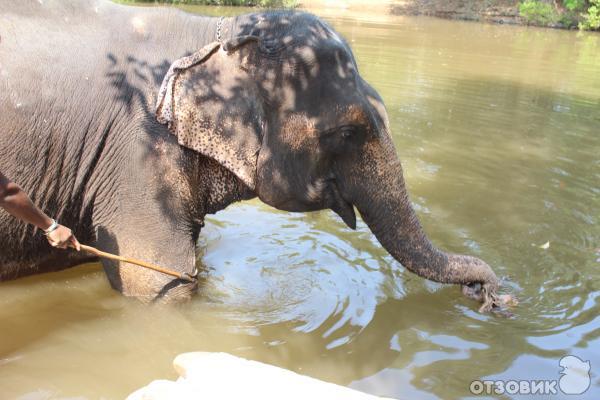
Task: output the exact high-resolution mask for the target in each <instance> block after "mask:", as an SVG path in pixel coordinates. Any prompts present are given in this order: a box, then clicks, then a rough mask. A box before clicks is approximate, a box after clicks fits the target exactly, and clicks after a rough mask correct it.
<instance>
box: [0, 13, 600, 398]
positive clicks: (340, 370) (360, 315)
mask: <svg viewBox="0 0 600 400" xmlns="http://www.w3.org/2000/svg"><path fill="white" fill-rule="evenodd" d="M199 10H203V9H199ZM220 12H223V11H220ZM329 20H330V21H331V22H332V24H333V25H334V26H335V27H336V28H337V29H338V30H339V31H340V32H341V33H342V34H343V35H344V36H345V37H346V38H347V39H348V40H349V42H350V43H351V45H352V47H353V48H354V50H355V53H356V56H357V58H358V61H359V64H360V68H361V71H362V73H363V75H364V76H365V78H366V79H367V80H368V81H369V82H371V83H372V84H373V86H375V88H377V89H378V90H379V92H380V93H381V94H382V96H383V98H384V99H385V101H386V104H387V107H388V111H389V115H390V121H391V124H392V128H393V132H394V140H395V143H396V144H397V148H398V152H399V153H400V155H401V157H402V159H403V162H404V166H405V170H406V175H407V183H408V186H409V189H410V192H411V195H412V200H413V202H414V204H415V207H417V210H418V213H419V216H420V217H421V219H422V221H423V224H424V225H425V228H426V230H427V231H428V233H429V234H430V236H431V238H432V239H433V241H434V242H435V243H437V244H438V245H439V246H441V247H443V248H445V249H448V250H451V251H457V252H467V253H470V254H474V255H477V256H479V257H481V258H483V259H485V260H487V261H488V262H489V263H490V264H491V265H493V266H494V268H495V270H496V271H497V272H498V274H499V275H501V276H505V277H506V279H507V285H506V287H507V289H508V290H511V291H514V292H516V293H517V295H518V297H519V298H520V301H521V303H520V305H519V307H518V308H517V309H516V310H515V314H516V315H515V317H514V318H512V319H500V318H495V317H492V316H488V315H481V314H479V313H477V312H476V311H475V310H476V305H475V304H474V303H472V302H470V301H468V300H466V299H464V298H462V296H461V295H460V294H459V290H458V289H457V288H455V287H446V286H442V285H438V284H433V283H430V282H426V281H424V280H422V279H420V278H417V277H415V276H413V275H411V274H410V273H408V272H406V271H405V270H404V269H403V268H402V267H401V266H400V265H399V264H398V263H397V262H395V261H393V260H392V259H391V258H390V257H389V256H388V255H387V254H386V253H385V251H383V250H382V249H381V248H380V246H379V245H378V244H377V242H376V241H375V240H374V238H373V237H372V235H371V234H370V233H369V231H368V229H367V228H366V226H365V225H364V224H361V223H360V222H359V226H358V230H357V231H356V232H354V231H351V230H349V229H348V228H346V227H345V226H344V225H343V224H342V223H341V222H340V221H339V220H338V218H337V217H336V216H335V215H333V214H332V213H330V212H319V213H311V214H291V213H284V212H279V211H276V210H273V209H271V208H268V207H266V206H264V205H262V204H261V203H260V202H258V201H252V202H248V203H244V204H241V205H237V206H232V207H230V208H229V209H228V210H226V211H225V212H223V213H220V214H218V215H217V216H216V217H213V218H210V220H209V223H208V224H207V227H206V228H205V230H204V231H203V236H202V238H201V241H200V248H201V250H202V252H203V253H204V255H203V262H204V263H205V265H206V273H205V278H204V279H205V282H204V285H203V287H202V289H201V291H200V294H199V296H197V297H196V298H195V299H194V300H193V301H192V302H191V304H186V305H181V306H152V307H148V306H143V305H141V304H138V303H137V302H136V301H132V300H129V299H125V298H123V297H121V296H119V295H117V294H116V293H114V292H113V291H111V290H110V289H109V286H108V284H107V283H106V280H105V278H104V276H103V274H102V272H101V271H100V270H99V268H98V267H97V266H87V267H83V268H78V269H75V270H71V271H65V272H62V273H58V274H51V275H46V276H38V277H33V278H28V279H23V280H19V281H15V282H9V283H5V284H2V285H0V321H2V323H1V327H2V328H1V330H0V387H1V388H2V398H15V397H19V396H24V395H25V394H27V393H29V394H30V397H23V398H28V399H29V398H36V399H37V398H40V399H49V398H68V397H70V398H72V397H75V398H89V399H96V398H106V399H113V398H115V399H117V398H122V397H123V396H124V395H125V394H126V393H128V392H130V391H132V390H133V389H134V388H136V387H139V386H141V385H143V384H145V383H147V382H148V381H149V380H151V379H155V378H159V377H171V378H172V377H174V373H173V372H172V371H171V367H170V362H171V360H172V358H173V357H174V356H175V355H176V354H178V353H180V352H184V351H196V350H207V351H228V352H231V353H234V354H238V355H241V356H244V357H249V358H253V359H257V360H261V361H266V362H269V363H273V364H276V365H281V366H284V367H286V368H289V369H292V370H295V371H299V372H302V373H305V374H309V375H312V376H315V377H319V378H321V379H325V380H328V381H333V382H338V383H341V384H344V385H350V386H352V387H355V388H358V389H361V390H364V391H367V392H371V393H375V394H383V395H387V396H392V397H399V398H425V399H446V398H456V397H466V396H468V395H469V393H468V388H469V383H470V382H471V381H472V380H474V379H484V378H485V379H488V378H490V379H491V378H493V379H495V378H502V379H542V378H548V379H558V377H559V375H558V372H559V368H558V360H559V359H560V358H561V357H562V356H564V355H566V354H575V355H578V356H580V357H581V358H582V359H584V360H590V361H591V365H592V387H591V389H590V390H589V392H588V393H587V398H598V396H599V395H600V378H599V374H598V372H597V371H599V369H600V316H599V297H600V279H599V278H600V272H599V267H600V264H599V260H598V259H599V258H600V231H599V229H598V216H599V213H598V211H599V209H600V207H599V200H598V199H599V195H600V186H599V182H600V179H599V178H600V170H599V166H600V157H599V154H600V138H599V135H598V133H599V132H598V131H599V127H600V36H599V35H594V34H583V35H580V34H576V33H573V32H565V31H550V30H539V29H528V28H522V27H503V26H493V25H480V24H476V23H463V22H452V21H442V20H433V19H427V18H401V17H398V18H391V17H390V18H384V19H377V20H375V19H373V20H369V18H364V17H362V18H360V19H355V18H339V17H338V18H329ZM547 241H549V242H550V247H549V248H548V249H542V248H540V247H539V245H541V244H543V243H545V242H547Z"/></svg>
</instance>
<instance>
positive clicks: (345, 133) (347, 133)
mask: <svg viewBox="0 0 600 400" xmlns="http://www.w3.org/2000/svg"><path fill="white" fill-rule="evenodd" d="M354 131H355V129H354V128H353V127H351V126H344V127H343V128H342V138H343V139H344V140H346V139H350V138H351V137H352V136H353V135H354Z"/></svg>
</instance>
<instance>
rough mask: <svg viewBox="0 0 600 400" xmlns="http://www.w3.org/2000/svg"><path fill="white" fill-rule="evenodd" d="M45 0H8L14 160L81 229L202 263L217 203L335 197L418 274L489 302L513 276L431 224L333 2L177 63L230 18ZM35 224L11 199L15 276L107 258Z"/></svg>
mask: <svg viewBox="0 0 600 400" xmlns="http://www.w3.org/2000/svg"><path fill="white" fill-rule="evenodd" d="M43 3H44V4H40V3H38V2H37V1H24V2H12V1H4V0H3V1H1V2H0V36H1V40H0V63H1V64H0V109H1V110H2V113H0V129H1V133H0V168H1V169H2V171H3V172H4V173H5V174H6V175H7V176H9V177H10V178H11V179H13V180H14V181H16V182H18V183H19V184H20V185H22V187H23V188H24V189H25V190H26V191H27V192H28V193H29V194H30V195H31V197H32V198H33V199H34V201H35V202H36V203H37V204H38V205H39V206H40V207H41V208H43V209H44V210H46V211H47V212H48V213H49V214H50V215H52V216H55V217H56V218H57V219H58V220H59V221H60V222H61V223H63V224H64V225H66V226H69V227H72V228H73V230H74V232H75V233H76V235H77V237H78V238H79V240H80V241H81V242H82V243H88V244H91V245H95V246H97V247H99V248H101V249H102V250H105V251H109V252H113V253H119V254H123V255H127V256H130V257H137V258H140V259H144V260H147V261H149V262H153V263H156V264H159V265H163V266H168V267H171V268H174V269H178V270H179V271H181V272H192V271H193V270H194V264H195V243H196V240H197V237H198V234H199V232H200V229H201V227H202V221H203V218H204V216H205V215H206V214H207V213H215V212H217V211H219V210H221V209H223V208H225V207H227V205H229V204H231V203H233V202H235V201H239V200H242V199H250V198H253V197H256V196H258V197H259V198H260V199H261V200H262V201H263V202H265V203H267V204H269V205H271V206H273V207H276V208H278V209H282V210H289V211H312V210H320V209H332V210H333V211H335V212H336V213H337V214H339V215H340V216H341V218H342V219H343V220H344V221H345V222H346V224H347V225H348V226H350V227H352V228H355V224H356V220H355V219H356V217H355V214H354V208H356V209H358V211H359V212H360V214H361V215H362V217H363V219H364V220H365V222H366V223H367V224H368V226H369V228H370V229H371V230H372V232H373V233H374V234H375V236H376V237H377V239H378V240H379V242H380V243H381V244H382V246H383V247H385V249H386V250H387V251H388V252H389V253H390V254H391V255H392V256H393V257H394V258H395V259H397V260H398V261H400V262H401V263H402V265H404V266H405V267H406V268H408V269H409V270H410V271H411V272H414V273H415V274H417V275H419V276H421V277H424V278H427V279H431V280H434V281H437V282H443V283H453V284H460V285H463V292H464V293H465V294H466V295H467V296H469V297H472V298H475V299H477V300H479V301H481V302H484V303H485V304H484V308H490V306H491V305H492V303H493V302H494V299H495V298H496V297H495V295H494V293H495V291H496V289H497V287H498V279H497V278H496V276H495V274H494V273H493V271H492V270H491V268H490V267H489V266H488V265H487V264H486V263H485V262H483V261H481V260H479V259H477V258H474V257H470V256H462V255H455V254H449V253H445V252H443V251H441V250H439V249H437V248H436V247H434V246H433V245H432V243H431V242H430V241H429V240H428V238H427V237H426V235H425V233H424V232H423V230H422V228H421V225H420V224H419V221H418V220H417V217H416V215H415V212H414V211H413V209H412V207H411V203H410V201H409V198H408V195H407V192H406V188H405V184H404V179H403V175H402V168H401V165H400V161H399V159H398V156H397V154H396V151H395V148H394V145H393V143H392V140H391V135H390V129H389V122H388V119H387V114H386V111H385V107H384V105H383V102H382V100H381V98H380V97H379V95H378V94H377V92H375V90H374V89H373V88H371V87H370V86H369V85H368V84H367V83H366V82H365V81H364V80H363V79H362V78H361V77H360V75H359V73H358V70H357V66H356V61H355V59H354V57H353V54H352V52H351V50H350V48H349V47H348V45H347V43H346V42H345V41H344V40H343V39H341V38H340V37H339V36H338V35H337V34H336V33H335V32H334V31H333V30H332V29H331V28H330V27H329V26H328V25H327V24H325V23H324V22H323V21H321V20H320V19H319V18H317V17H315V16H312V15H309V14H305V13H297V12H269V13H258V14H251V15H245V16H241V17H236V18H227V19H225V20H224V21H223V23H222V35H221V36H222V41H223V44H222V46H219V45H218V44H217V45H216V46H213V47H209V48H205V49H204V50H203V51H202V52H201V54H200V56H198V57H196V58H194V57H192V58H191V59H190V58H188V59H185V58H184V59H183V60H180V61H179V62H178V64H176V66H177V65H178V66H179V68H172V69H171V73H170V74H167V70H168V69H169V66H170V65H171V64H172V63H174V62H176V61H177V60H179V59H181V58H182V57H184V56H189V55H190V54H193V53H195V52H197V51H199V50H201V49H202V48H203V47H204V46H205V45H207V44H209V43H211V42H214V41H215V40H216V27H217V21H218V19H216V18H207V17H198V16H192V15H188V14H185V13H183V12H180V11H177V10H166V9H157V8H133V7H125V6H120V5H115V4H112V3H108V2H103V1H98V2H96V1H92V2H85V1H83V2H79V1H77V2H75V1H73V2H65V1H58V0H55V1H44V2H43ZM165 75H167V79H166V80H165V83H164V85H163V87H164V90H163V92H162V93H161V92H160V87H161V84H162V83H163V78H164V77H165ZM169 77H170V78H169ZM165 95H166V96H165ZM157 105H158V108H157ZM34 234H35V231H34V230H33V228H32V227H30V226H26V225H24V224H22V223H19V222H17V221H16V220H14V219H12V218H10V217H9V216H8V215H7V214H5V213H4V212H0V243H1V248H0V279H1V280H8V279H14V278H17V277H21V276H25V275H30V274H34V273H39V272H46V271H50V270H53V269H57V268H66V267H69V266H73V265H76V264H80V263H82V262H84V261H87V260H90V258H89V257H88V256H86V255H85V254H77V253H75V252H73V251H70V252H64V251H59V250H54V249H51V248H50V247H49V246H48V245H47V243H46V242H45V240H44V238H43V237H42V236H41V235H40V234H36V235H34ZM102 263H103V265H104V268H105V271H106V273H107V276H108V279H109V280H110V283H111V285H112V286H113V287H114V288H115V289H117V290H119V291H120V292H121V293H123V294H125V295H127V296H137V297H141V298H143V299H156V298H161V299H168V300H170V299H182V298H187V297H189V296H190V295H191V294H192V293H193V292H194V290H195V289H196V284H194V283H188V282H184V281H180V280H177V279H172V278H171V277H169V276H167V275H164V274H160V273H156V272H153V271H149V270H145V269H141V268H139V267H135V266H130V265H126V264H117V263H115V262H109V261H105V260H102ZM469 285H470V286H469Z"/></svg>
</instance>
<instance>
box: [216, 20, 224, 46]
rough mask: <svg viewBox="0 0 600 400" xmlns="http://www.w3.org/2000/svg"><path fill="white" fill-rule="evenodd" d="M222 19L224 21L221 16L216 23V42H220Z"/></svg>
mask: <svg viewBox="0 0 600 400" xmlns="http://www.w3.org/2000/svg"><path fill="white" fill-rule="evenodd" d="M223 19H225V17H223V16H221V17H220V18H219V21H218V22H217V42H220V41H221V27H222V26H223Z"/></svg>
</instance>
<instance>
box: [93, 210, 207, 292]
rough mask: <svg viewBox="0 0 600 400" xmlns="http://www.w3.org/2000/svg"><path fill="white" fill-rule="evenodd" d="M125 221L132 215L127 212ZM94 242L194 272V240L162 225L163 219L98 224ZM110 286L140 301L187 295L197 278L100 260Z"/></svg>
mask: <svg viewBox="0 0 600 400" xmlns="http://www.w3.org/2000/svg"><path fill="white" fill-rule="evenodd" d="M127 219H128V220H129V221H132V220H135V219H136V218H135V217H132V216H128V217H127ZM97 238H98V239H97V246H98V247H99V248H100V249H101V250H103V251H107V252H109V253H113V254H119V255H122V256H125V257H132V258H136V259H139V260H143V261H146V262H149V263H152V264H155V265H158V266H161V267H163V268H168V269H171V270H174V271H177V272H179V273H188V274H191V275H195V268H196V267H195V263H196V256H195V243H194V241H193V240H192V235H191V234H189V233H186V232H185V231H181V230H178V229H174V227H172V226H165V223H164V221H159V220H158V219H156V220H155V221H154V223H152V222H151V221H148V220H145V223H144V224H143V225H141V224H137V223H135V222H134V223H132V225H129V226H125V227H122V228H121V227H119V228H108V227H104V226H98V228H97ZM101 262H102V265H103V267H104V270H105V272H106V276H107V278H108V280H109V282H110V284H111V286H112V287H113V288H114V289H115V290H118V291H119V292H121V293H122V294H124V295H126V296H132V297H138V298H140V299H141V300H142V301H144V302H151V301H156V300H159V301H161V302H171V301H182V300H187V299H189V298H190V297H191V296H192V294H193V293H194V292H195V291H196V289H197V282H189V281H187V280H182V279H178V278H175V277H173V276H170V275H167V274H164V273H161V272H157V271H153V270H150V269H147V268H143V267H140V266H137V265H133V264H128V263H123V262H117V261H113V260H108V259H102V260H101Z"/></svg>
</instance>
